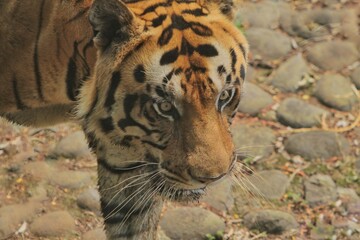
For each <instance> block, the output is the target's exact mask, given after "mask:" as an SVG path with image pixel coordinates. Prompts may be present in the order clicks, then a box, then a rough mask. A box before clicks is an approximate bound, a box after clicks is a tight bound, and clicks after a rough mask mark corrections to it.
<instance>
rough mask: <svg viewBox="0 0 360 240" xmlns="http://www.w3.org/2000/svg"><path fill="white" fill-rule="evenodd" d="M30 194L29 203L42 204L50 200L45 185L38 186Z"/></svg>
mask: <svg viewBox="0 0 360 240" xmlns="http://www.w3.org/2000/svg"><path fill="white" fill-rule="evenodd" d="M29 193H30V194H31V197H30V198H29V201H39V202H42V201H45V200H47V199H48V197H47V191H46V189H45V187H44V186H43V185H39V186H37V187H36V188H34V189H32V190H31V191H30V192H29Z"/></svg>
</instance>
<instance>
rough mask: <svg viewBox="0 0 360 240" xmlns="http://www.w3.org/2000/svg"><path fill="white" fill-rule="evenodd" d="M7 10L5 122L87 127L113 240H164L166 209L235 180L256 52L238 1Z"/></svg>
mask: <svg viewBox="0 0 360 240" xmlns="http://www.w3.org/2000/svg"><path fill="white" fill-rule="evenodd" d="M8 2H9V3H8ZM8 2H6V3H3V4H2V8H3V9H10V10H9V11H8V12H5V10H3V9H2V8H0V21H1V22H2V23H3V22H4V23H6V24H4V27H2V28H1V29H0V42H1V43H2V44H3V46H4V47H3V48H0V51H1V53H2V54H1V55H0V64H2V65H4V68H1V69H0V81H1V82H0V83H1V84H2V86H4V87H2V88H0V116H4V117H6V118H7V119H9V120H12V121H15V122H17V123H20V124H26V125H37V126H39V125H44V124H53V123H57V122H63V121H67V120H68V119H70V118H71V117H74V116H76V120H78V121H79V122H80V123H81V125H82V127H83V130H84V132H85V134H86V136H87V139H88V143H89V147H91V148H92V150H93V152H94V153H95V154H96V157H97V160H98V185H99V192H100V196H101V198H100V199H101V211H102V215H103V217H104V225H105V226H104V227H105V231H106V236H107V239H150V240H153V239H156V230H157V226H158V221H159V218H160V213H161V207H162V204H163V200H164V199H175V200H177V201H183V200H185V201H192V200H195V201H197V200H198V199H199V198H200V197H201V195H202V194H203V193H204V192H205V188H206V186H207V184H209V183H211V182H213V181H216V180H218V179H221V178H222V177H223V176H225V175H227V174H228V173H229V172H230V171H231V169H232V166H233V164H234V161H235V160H234V156H235V154H234V146H233V143H232V140H231V136H230V134H229V132H228V129H229V124H230V123H231V119H232V118H233V117H234V114H235V113H236V109H237V106H238V104H239V101H240V98H241V88H242V85H243V81H244V80H245V77H246V67H247V65H246V61H247V54H248V52H249V50H248V45H247V42H246V40H245V38H244V36H243V35H242V34H241V33H240V32H239V31H238V30H237V29H236V27H234V26H233V24H232V23H231V21H230V20H231V16H232V13H231V12H232V7H233V2H232V1H231V0H191V1H188V0H123V1H120V0H69V1H60V2H58V1H45V0H38V1H35V2H33V3H28V2H23V1H19V0H9V1H8ZM11 4H14V5H15V7H13V8H10V7H9V6H10V5H11ZM29 9H31V10H32V11H29ZM16 16H22V18H18V17H16ZM12 18H16V20H17V21H19V23H17V22H16V21H13V19H12ZM24 19H26V20H24ZM8 26H10V27H8ZM29 30H30V31H29ZM25 33H26V34H25ZM9 35H10V36H11V37H12V38H13V39H22V38H24V39H23V40H22V41H21V42H20V41H17V40H16V42H15V44H14V43H9V41H8V40H7V39H6V38H4V37H3V36H9ZM11 55H13V56H14V57H13V59H14V61H12V60H8V59H9V57H8V56H11ZM4 96H5V97H4ZM220 96H222V97H221V98H220Z"/></svg>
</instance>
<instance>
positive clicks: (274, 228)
mask: <svg viewBox="0 0 360 240" xmlns="http://www.w3.org/2000/svg"><path fill="white" fill-rule="evenodd" d="M244 224H245V226H246V227H247V228H249V229H256V230H259V231H260V232H264V231H265V232H267V233H270V234H281V233H283V232H286V231H289V230H291V229H296V228H298V223H297V222H296V220H295V218H294V217H293V216H292V215H290V214H288V213H286V212H281V211H276V210H261V211H257V212H250V213H248V214H247V215H245V217H244Z"/></svg>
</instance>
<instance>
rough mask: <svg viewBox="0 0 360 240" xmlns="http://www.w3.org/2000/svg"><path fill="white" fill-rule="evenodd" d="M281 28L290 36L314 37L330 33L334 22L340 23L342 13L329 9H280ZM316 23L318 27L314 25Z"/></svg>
mask: <svg viewBox="0 0 360 240" xmlns="http://www.w3.org/2000/svg"><path fill="white" fill-rule="evenodd" d="M280 19H281V20H280V23H281V28H282V29H283V30H284V31H285V32H287V33H288V34H290V35H292V36H298V37H302V38H305V39H316V38H319V37H322V36H325V35H330V34H331V32H330V31H329V29H330V27H331V26H334V24H341V22H342V13H341V12H339V11H334V10H329V9H324V8H321V9H312V10H308V11H299V12H295V11H292V10H290V9H284V10H283V11H281V17H280ZM316 25H318V27H314V26H316Z"/></svg>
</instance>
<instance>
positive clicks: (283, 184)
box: [243, 170, 289, 200]
mask: <svg viewBox="0 0 360 240" xmlns="http://www.w3.org/2000/svg"><path fill="white" fill-rule="evenodd" d="M243 182H244V184H245V185H246V188H247V189H249V190H250V191H251V192H252V193H253V194H254V195H260V196H261V197H264V198H266V199H270V200H274V199H280V198H281V197H282V196H283V195H284V194H285V191H286V189H287V188H288V186H289V178H288V176H287V175H285V174H284V173H282V172H281V171H279V170H265V171H260V172H256V173H255V174H253V175H251V176H249V177H248V178H247V180H245V181H243Z"/></svg>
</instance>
